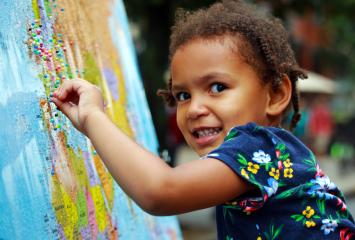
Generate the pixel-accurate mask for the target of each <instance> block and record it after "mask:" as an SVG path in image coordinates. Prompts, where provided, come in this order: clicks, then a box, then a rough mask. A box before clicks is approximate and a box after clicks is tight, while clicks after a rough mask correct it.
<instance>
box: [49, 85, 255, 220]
mask: <svg viewBox="0 0 355 240" xmlns="http://www.w3.org/2000/svg"><path fill="white" fill-rule="evenodd" d="M53 102H54V103H55V104H56V105H57V106H58V108H59V109H60V110H61V111H63V113H64V114H66V115H67V116H68V118H69V119H70V120H71V121H72V122H73V124H74V126H75V127H77V128H78V129H79V130H80V131H82V132H83V133H84V134H85V135H87V136H88V137H89V139H90V140H91V142H92V144H93V145H94V147H95V149H96V151H97V152H98V154H99V155H100V157H101V159H102V160H103V161H104V163H105V165H106V166H107V169H108V170H109V171H110V173H111V175H112V176H113V178H114V179H115V180H116V181H117V183H118V184H119V185H120V186H121V187H122V189H123V190H124V191H125V192H126V193H127V194H128V195H129V196H130V197H131V198H132V199H133V200H134V201H135V202H137V204H138V205H140V206H141V207H142V208H143V209H144V210H146V211H147V212H150V213H152V214H155V215H170V214H177V213H183V212H188V211H193V210H197V209H201V208H206V207H211V206H214V205H217V204H220V203H223V202H226V201H229V200H231V199H233V198H235V197H236V196H238V195H240V194H242V193H244V192H246V191H247V190H248V189H250V186H249V185H247V184H246V183H245V182H244V181H243V180H241V178H239V177H238V176H237V175H236V174H235V173H234V172H233V171H232V170H231V169H230V168H229V167H228V166H226V165H225V164H224V163H222V162H220V161H219V160H215V159H205V160H200V161H192V162H190V163H187V164H183V165H181V166H178V167H176V168H171V167H169V166H168V165H167V164H166V163H165V162H164V161H162V160H161V159H160V158H158V157H157V156H155V155H154V154H152V153H150V152H148V151H147V150H145V149H144V148H142V147H140V146H139V145H138V144H136V143H135V142H134V141H132V140H131V139H130V138H129V137H127V136H126V135H125V134H124V133H122V132H121V131H120V130H119V129H118V128H117V127H116V126H115V125H114V124H113V123H112V122H111V121H110V119H109V118H108V117H107V116H106V115H105V113H104V110H103V100H102V96H101V93H100V91H99V90H98V89H97V88H96V87H95V86H93V85H92V84H90V83H88V82H86V81H84V80H71V81H67V82H66V83H65V84H63V86H62V87H61V88H60V90H59V91H57V92H56V93H54V96H53Z"/></svg>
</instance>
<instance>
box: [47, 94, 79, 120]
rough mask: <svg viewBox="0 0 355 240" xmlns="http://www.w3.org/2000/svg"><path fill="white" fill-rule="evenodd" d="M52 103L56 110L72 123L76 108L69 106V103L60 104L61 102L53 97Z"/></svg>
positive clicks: (72, 105)
mask: <svg viewBox="0 0 355 240" xmlns="http://www.w3.org/2000/svg"><path fill="white" fill-rule="evenodd" d="M51 100H52V102H53V103H54V104H55V105H56V106H57V108H58V109H59V110H60V111H61V112H62V113H64V115H66V116H67V117H68V118H69V119H70V120H71V121H72V122H73V121H74V120H76V119H75V116H76V115H75V114H76V111H77V106H76V105H74V104H71V103H70V102H62V101H61V100H59V99H58V98H56V97H53V98H52V99H51Z"/></svg>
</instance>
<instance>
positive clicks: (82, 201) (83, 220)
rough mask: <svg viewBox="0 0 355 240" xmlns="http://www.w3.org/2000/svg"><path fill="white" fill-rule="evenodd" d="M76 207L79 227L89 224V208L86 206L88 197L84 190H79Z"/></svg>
mask: <svg viewBox="0 0 355 240" xmlns="http://www.w3.org/2000/svg"><path fill="white" fill-rule="evenodd" d="M76 207H77V209H78V227H79V228H81V227H85V226H87V225H88V210H87V207H86V198H85V194H84V192H83V191H82V190H80V191H79V192H78V195H77V200H76Z"/></svg>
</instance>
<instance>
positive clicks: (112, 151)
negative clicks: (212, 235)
mask: <svg viewBox="0 0 355 240" xmlns="http://www.w3.org/2000/svg"><path fill="white" fill-rule="evenodd" d="M170 63H171V65H170V67H171V81H170V82H169V86H168V89H167V90H161V91H160V94H161V95H163V96H165V98H166V99H167V100H168V102H169V103H170V104H175V103H176V104H177V122H178V126H179V128H180V130H181V132H182V134H183V136H184V138H185V139H186V141H187V143H188V144H189V145H190V146H191V147H192V148H193V149H194V150H195V151H196V152H197V153H198V154H199V155H200V156H201V157H202V159H200V160H197V161H192V162H190V163H187V164H183V165H180V166H178V167H175V168H171V167H169V166H168V165H167V164H165V162H164V161H162V160H161V159H160V158H158V157H157V156H155V155H153V154H152V153H150V152H148V151H146V150H145V149H143V148H142V147H140V146H139V145H137V144H136V143H135V142H133V141H132V140H131V139H130V138H129V137H127V136H126V135H124V134H123V133H122V132H121V131H120V130H119V129H117V128H116V126H115V125H114V124H113V123H112V122H111V121H110V120H109V118H108V117H107V116H106V115H105V113H104V104H103V98H102V96H101V93H100V90H99V89H98V88H96V87H95V86H94V85H92V84H90V83H88V82H86V81H85V80H80V79H77V80H71V81H66V82H65V83H64V84H63V85H62V87H61V88H60V89H59V90H58V91H57V92H55V93H54V96H53V101H54V103H55V104H56V105H57V106H58V108H59V109H60V110H61V111H62V112H63V113H64V114H65V115H66V116H68V118H69V119H70V120H71V121H72V122H73V124H74V126H75V127H76V128H77V129H79V130H80V131H81V132H82V133H84V134H85V135H86V136H87V137H88V138H89V139H90V140H91V142H92V144H93V145H94V147H95V149H96V151H97V152H98V154H99V155H100V157H101V158H102V160H103V161H104V163H105V164H106V166H107V168H108V170H109V171H110V172H111V174H112V176H113V177H114V179H115V180H116V181H117V182H118V183H119V185H120V186H121V187H122V189H123V190H124V191H125V192H126V193H127V194H128V195H129V196H130V197H131V198H132V199H133V200H134V201H135V202H137V204H138V205H140V206H141V207H142V208H143V209H144V210H145V211H147V212H149V213H151V214H155V215H171V214H178V213H184V212H189V211H193V210H197V209H202V208H207V207H211V206H217V207H216V215H217V229H218V239H286V238H288V239H300V238H302V237H303V238H306V239H340V238H341V239H350V238H351V237H355V225H354V220H353V218H352V216H351V215H350V213H349V211H348V210H347V209H346V206H345V203H344V198H343V196H342V193H341V192H340V191H339V190H338V189H337V188H336V186H335V185H334V183H332V182H331V181H330V180H329V178H328V177H326V176H325V175H324V174H323V172H322V171H321V170H320V169H319V167H318V164H317V163H316V161H315V158H314V155H313V154H312V153H311V152H310V150H308V148H307V147H306V146H304V145H303V144H302V143H301V142H300V141H299V140H297V139H296V138H295V137H294V136H293V135H292V134H291V133H290V132H288V131H286V130H284V129H282V128H280V127H279V124H280V122H281V120H282V116H283V114H284V113H285V112H286V110H287V109H288V107H289V105H292V107H293V110H294V114H293V118H292V123H291V125H292V126H291V127H293V126H295V124H296V123H297V121H298V120H299V117H300V115H299V113H298V95H297V89H296V81H297V80H298V79H299V78H305V77H306V76H305V74H304V73H303V72H302V71H301V70H300V69H299V68H298V66H297V63H296V61H295V58H294V55H293V52H292V50H291V48H290V45H289V43H288V41H287V34H286V32H285V30H284V28H283V27H282V25H281V23H280V22H279V21H278V20H277V19H274V18H272V17H269V16H266V15H263V14H262V13H258V12H257V11H256V10H255V9H253V8H252V7H250V6H248V5H246V4H244V3H242V2H241V1H228V0H226V1H222V2H218V3H215V4H213V5H212V6H210V7H209V8H208V9H204V10H198V11H196V12H194V13H189V12H180V13H179V14H178V15H177V22H176V24H175V26H174V27H173V28H172V35H171V45H170Z"/></svg>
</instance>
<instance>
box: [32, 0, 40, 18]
mask: <svg viewBox="0 0 355 240" xmlns="http://www.w3.org/2000/svg"><path fill="white" fill-rule="evenodd" d="M32 9H33V14H34V15H35V19H38V20H39V19H41V15H40V14H39V7H38V3H37V0H32Z"/></svg>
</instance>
